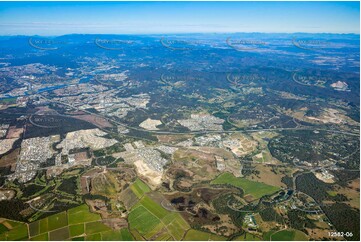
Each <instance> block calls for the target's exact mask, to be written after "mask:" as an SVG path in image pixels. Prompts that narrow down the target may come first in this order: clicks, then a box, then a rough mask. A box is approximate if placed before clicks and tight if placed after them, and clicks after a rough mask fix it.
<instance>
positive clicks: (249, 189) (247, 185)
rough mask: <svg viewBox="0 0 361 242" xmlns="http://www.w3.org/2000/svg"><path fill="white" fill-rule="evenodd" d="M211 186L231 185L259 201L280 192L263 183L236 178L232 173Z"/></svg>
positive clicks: (220, 177) (213, 182) (217, 179)
mask: <svg viewBox="0 0 361 242" xmlns="http://www.w3.org/2000/svg"><path fill="white" fill-rule="evenodd" d="M211 184H229V185H232V186H235V187H238V188H241V189H242V190H243V191H244V194H245V195H248V194H250V195H252V197H253V198H255V199H258V198H261V197H262V196H264V195H268V194H272V193H275V192H277V191H278V190H279V188H278V187H275V186H270V185H267V184H264V183H262V182H256V181H251V180H248V179H246V178H242V177H235V176H234V175H233V174H231V173H223V174H221V175H219V176H218V177H217V178H216V179H214V180H213V181H212V182H211Z"/></svg>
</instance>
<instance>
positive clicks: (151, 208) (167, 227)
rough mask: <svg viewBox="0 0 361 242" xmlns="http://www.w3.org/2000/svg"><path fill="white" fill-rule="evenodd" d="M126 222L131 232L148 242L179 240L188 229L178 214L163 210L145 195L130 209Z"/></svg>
mask: <svg viewBox="0 0 361 242" xmlns="http://www.w3.org/2000/svg"><path fill="white" fill-rule="evenodd" d="M128 221H129V224H130V228H131V231H132V230H136V231H137V232H138V233H139V234H140V235H141V236H144V237H145V238H146V239H148V240H155V239H157V240H160V239H164V240H168V239H172V240H180V239H182V237H183V236H184V234H185V232H186V231H187V230H188V229H189V228H190V226H189V225H188V223H187V222H186V221H185V220H184V219H183V217H182V216H181V215H180V214H178V213H175V212H171V211H168V210H166V209H164V208H163V207H162V206H161V205H160V204H158V203H156V202H155V201H153V200H152V199H151V198H149V197H148V196H147V195H144V196H143V197H142V199H141V200H140V201H139V202H138V203H137V204H136V205H135V206H134V207H133V208H132V210H131V212H130V214H129V217H128ZM136 237H139V236H136Z"/></svg>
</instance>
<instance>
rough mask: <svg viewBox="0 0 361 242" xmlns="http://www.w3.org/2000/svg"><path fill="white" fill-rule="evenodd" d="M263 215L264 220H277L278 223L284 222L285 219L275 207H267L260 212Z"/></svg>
mask: <svg viewBox="0 0 361 242" xmlns="http://www.w3.org/2000/svg"><path fill="white" fill-rule="evenodd" d="M259 215H261V217H262V220H264V221H276V222H277V223H282V222H283V219H282V216H281V215H279V214H278V213H277V212H276V211H275V210H274V209H273V208H271V207H269V208H265V209H263V210H262V211H260V212H259Z"/></svg>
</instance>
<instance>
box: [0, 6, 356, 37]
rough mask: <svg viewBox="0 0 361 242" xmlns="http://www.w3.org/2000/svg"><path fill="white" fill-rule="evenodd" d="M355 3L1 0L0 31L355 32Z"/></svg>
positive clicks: (7, 32) (22, 32)
mask: <svg viewBox="0 0 361 242" xmlns="http://www.w3.org/2000/svg"><path fill="white" fill-rule="evenodd" d="M359 19H360V5H359V2H1V3H0V35H16V34H22V35H35V34H38V35H62V34H70V33H98V34H102V33H114V34H122V33H145V34H146V33H185V32H188V33H193V32H277V33H281V32H285V33H289V32H291V33H294V32H311V33H324V32H327V33H359V29H360V24H359V23H360V20H359Z"/></svg>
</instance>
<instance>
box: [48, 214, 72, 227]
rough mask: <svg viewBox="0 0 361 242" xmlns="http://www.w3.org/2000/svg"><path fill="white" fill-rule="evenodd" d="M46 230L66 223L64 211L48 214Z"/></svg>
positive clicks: (63, 225)
mask: <svg viewBox="0 0 361 242" xmlns="http://www.w3.org/2000/svg"><path fill="white" fill-rule="evenodd" d="M47 219H48V230H49V231H50V230H55V229H58V228H62V227H65V226H67V225H68V219H67V216H66V212H65V211H64V212H61V213H57V214H54V215H51V216H49V217H48V218H47Z"/></svg>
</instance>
